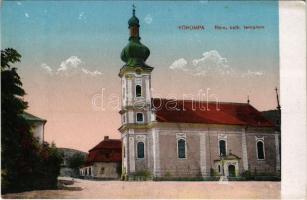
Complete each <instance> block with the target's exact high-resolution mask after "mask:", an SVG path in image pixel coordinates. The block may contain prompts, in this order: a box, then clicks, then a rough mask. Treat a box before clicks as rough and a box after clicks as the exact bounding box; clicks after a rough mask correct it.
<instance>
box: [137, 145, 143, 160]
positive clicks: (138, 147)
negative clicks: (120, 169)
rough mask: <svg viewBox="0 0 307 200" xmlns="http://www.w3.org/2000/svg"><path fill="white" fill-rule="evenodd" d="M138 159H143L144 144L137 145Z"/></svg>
mask: <svg viewBox="0 0 307 200" xmlns="http://www.w3.org/2000/svg"><path fill="white" fill-rule="evenodd" d="M137 152H138V158H144V142H138V143H137Z"/></svg>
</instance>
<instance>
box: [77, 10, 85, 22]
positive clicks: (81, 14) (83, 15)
mask: <svg viewBox="0 0 307 200" xmlns="http://www.w3.org/2000/svg"><path fill="white" fill-rule="evenodd" d="M78 19H79V20H82V21H84V22H86V16H85V13H84V12H80V13H79V16H78Z"/></svg>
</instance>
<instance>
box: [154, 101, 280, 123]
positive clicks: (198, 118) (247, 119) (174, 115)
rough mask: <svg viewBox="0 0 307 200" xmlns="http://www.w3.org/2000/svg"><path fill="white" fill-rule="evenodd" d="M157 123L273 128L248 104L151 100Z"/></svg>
mask: <svg viewBox="0 0 307 200" xmlns="http://www.w3.org/2000/svg"><path fill="white" fill-rule="evenodd" d="M152 106H153V109H154V110H155V113H156V120H157V121H158V122H171V123H203V124H222V125H244V126H246V125H248V126H253V127H274V125H273V123H272V122H271V121H269V120H268V119H266V118H265V117H263V116H262V115H261V113H260V112H259V111H258V110H257V109H255V108H254V107H253V106H251V105H250V104H248V103H230V102H218V104H217V102H206V101H192V100H172V99H159V98H154V99H152Z"/></svg>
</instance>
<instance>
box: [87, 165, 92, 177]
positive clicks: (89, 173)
mask: <svg viewBox="0 0 307 200" xmlns="http://www.w3.org/2000/svg"><path fill="white" fill-rule="evenodd" d="M88 175H89V176H91V175H92V168H91V167H90V168H88Z"/></svg>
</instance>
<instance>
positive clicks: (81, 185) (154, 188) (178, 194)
mask: <svg viewBox="0 0 307 200" xmlns="http://www.w3.org/2000/svg"><path fill="white" fill-rule="evenodd" d="M2 197H3V198H42V199H43V198H53V199H58V198H59V199H63V198H66V199H67V198H73V199H82V198H86V199H93V198H96V199H97V198H109V199H111V198H126V199H130V198H137V199H146V198H151V199H156V198H170V199H172V198H177V199H180V198H185V199H186V198H202V199H240V198H241V199H246V198H249V199H279V198H280V182H260V181H258V182H256V181H248V182H243V181H242V182H204V181H203V182H186V181H179V182H175V181H161V182H154V181H145V182H123V181H94V180H82V179H74V184H72V185H67V186H66V187H65V188H64V189H60V190H41V191H39V190H36V191H30V192H23V193H15V194H6V195H3V196H2Z"/></svg>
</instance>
